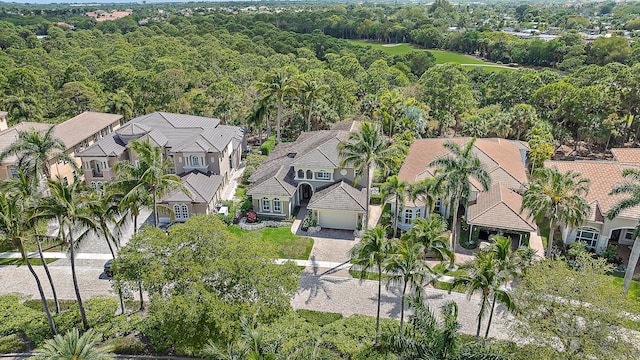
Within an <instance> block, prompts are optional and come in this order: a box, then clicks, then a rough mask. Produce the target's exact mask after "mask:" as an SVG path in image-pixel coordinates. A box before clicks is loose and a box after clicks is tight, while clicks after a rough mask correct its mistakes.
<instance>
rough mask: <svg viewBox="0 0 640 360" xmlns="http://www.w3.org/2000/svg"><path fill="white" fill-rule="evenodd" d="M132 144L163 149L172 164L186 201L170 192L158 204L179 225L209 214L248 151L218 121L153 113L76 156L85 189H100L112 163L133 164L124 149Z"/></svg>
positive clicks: (233, 130)
mask: <svg viewBox="0 0 640 360" xmlns="http://www.w3.org/2000/svg"><path fill="white" fill-rule="evenodd" d="M132 140H141V141H150V142H151V143H153V144H154V145H156V146H159V147H160V148H162V149H163V153H164V155H165V158H166V159H168V160H170V161H171V163H172V168H171V169H170V170H171V172H172V173H174V174H177V175H179V176H180V177H181V178H182V179H183V182H184V185H185V187H186V188H187V189H189V192H190V194H189V196H188V195H187V194H183V193H182V192H174V193H172V194H169V195H168V196H166V197H165V198H163V199H159V200H158V203H159V204H162V205H165V206H167V207H169V208H171V209H172V210H173V212H174V214H175V216H176V219H177V220H179V221H184V220H186V219H187V218H189V217H190V216H191V215H192V214H209V213H211V212H212V211H213V209H214V207H215V203H216V202H218V201H219V200H220V198H221V193H222V189H223V187H224V186H225V185H226V184H227V182H228V181H229V177H230V174H231V171H233V170H234V169H237V168H238V167H239V166H240V161H241V156H242V152H243V151H244V150H245V149H246V146H247V144H246V139H245V135H244V130H243V129H242V128H239V127H237V126H227V125H221V124H220V120H219V119H213V118H206V117H200V116H191V115H180V114H171V113H164V112H155V113H152V114H148V115H143V116H140V117H137V118H135V119H132V120H131V121H129V122H127V123H126V124H124V125H123V126H122V127H120V128H119V129H118V130H117V131H115V132H114V133H112V134H110V136H107V137H105V138H103V139H102V140H100V141H98V142H96V143H95V144H93V145H92V146H89V147H88V148H87V149H85V150H84V151H82V152H81V153H80V154H79V156H80V157H81V158H82V167H83V169H84V172H85V180H86V182H87V184H89V185H90V186H91V187H92V188H95V189H99V188H100V187H101V186H102V184H103V183H104V182H106V181H109V180H111V179H112V178H113V176H114V174H113V166H114V165H115V163H116V162H118V161H122V160H129V161H132V162H136V161H137V160H136V158H135V155H134V154H133V152H132V151H130V149H129V147H130V146H129V144H130V142H131V141H132ZM160 220H161V221H165V222H166V221H169V220H170V219H169V218H168V217H165V218H160Z"/></svg>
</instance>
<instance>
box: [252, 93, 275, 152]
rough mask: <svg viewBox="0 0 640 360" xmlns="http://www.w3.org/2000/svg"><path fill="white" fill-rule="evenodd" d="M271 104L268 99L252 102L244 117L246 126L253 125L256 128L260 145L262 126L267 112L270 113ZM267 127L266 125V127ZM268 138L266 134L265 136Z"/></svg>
mask: <svg viewBox="0 0 640 360" xmlns="http://www.w3.org/2000/svg"><path fill="white" fill-rule="evenodd" d="M272 104H273V103H272V102H271V101H270V100H269V99H264V98H263V99H259V100H257V101H256V102H254V104H253V106H252V107H251V110H249V113H248V114H247V116H246V118H245V119H246V121H247V124H254V125H255V126H257V127H258V141H259V142H260V145H262V124H263V122H264V121H265V119H267V117H268V115H269V112H270V111H271V107H272ZM267 127H268V125H267ZM267 136H268V134H267Z"/></svg>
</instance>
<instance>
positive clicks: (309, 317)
mask: <svg viewBox="0 0 640 360" xmlns="http://www.w3.org/2000/svg"><path fill="white" fill-rule="evenodd" d="M296 312H297V313H298V315H300V316H301V317H302V318H303V319H305V320H306V321H308V322H310V323H312V324H315V325H318V326H325V325H327V324H331V323H332V322H334V321H338V320H340V319H342V314H339V313H332V312H322V311H313V310H304V309H300V310H296Z"/></svg>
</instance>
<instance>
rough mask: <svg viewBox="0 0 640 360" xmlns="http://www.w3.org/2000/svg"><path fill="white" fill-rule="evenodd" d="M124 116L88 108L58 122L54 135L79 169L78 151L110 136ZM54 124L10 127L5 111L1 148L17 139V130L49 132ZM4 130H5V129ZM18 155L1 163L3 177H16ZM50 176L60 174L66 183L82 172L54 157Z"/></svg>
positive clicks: (0, 130) (0, 126)
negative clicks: (93, 110)
mask: <svg viewBox="0 0 640 360" xmlns="http://www.w3.org/2000/svg"><path fill="white" fill-rule="evenodd" d="M121 119H122V115H117V114H105V113H97V112H91V111H86V112H83V113H82V114H80V115H78V116H75V117H73V118H71V119H69V120H67V121H65V122H63V123H60V124H58V125H55V128H54V129H53V136H54V137H56V138H58V139H60V140H61V141H62V143H63V144H64V145H65V152H66V153H67V155H69V156H70V157H71V158H72V159H73V160H74V161H75V162H76V168H80V167H81V162H80V159H79V157H78V156H77V153H78V152H80V151H82V150H84V149H85V148H87V147H89V146H90V145H92V144H93V143H94V142H96V141H99V140H100V139H102V138H104V137H106V136H108V135H109V134H111V133H112V132H113V131H114V130H116V129H118V128H119V127H120V121H121ZM51 126H53V125H51V124H43V123H34V122H22V123H19V124H16V125H14V126H12V127H10V128H8V127H7V123H6V113H5V115H2V113H0V151H4V150H5V149H6V148H8V147H9V146H10V145H11V144H13V143H15V142H16V141H17V140H18V133H19V132H20V131H26V130H30V129H36V130H40V131H46V130H48V129H49V128H50V127H51ZM3 129H4V130H3ZM17 161H18V157H17V156H10V157H8V158H6V159H4V160H3V161H2V162H1V163H0V179H6V178H10V177H16V176H17V171H16V170H17V168H16V165H17ZM49 168H50V169H51V178H52V179H55V178H57V177H60V179H62V180H63V181H64V182H67V183H71V182H73V181H75V180H76V179H77V178H78V177H80V176H81V174H78V173H77V172H76V170H75V169H76V168H74V166H72V165H71V164H69V163H66V162H64V161H62V160H58V159H51V162H50V166H49Z"/></svg>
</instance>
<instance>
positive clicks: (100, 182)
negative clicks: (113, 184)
mask: <svg viewBox="0 0 640 360" xmlns="http://www.w3.org/2000/svg"><path fill="white" fill-rule="evenodd" d="M65 179H66V178H65ZM96 190H102V181H96Z"/></svg>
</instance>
